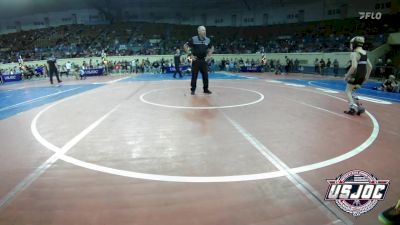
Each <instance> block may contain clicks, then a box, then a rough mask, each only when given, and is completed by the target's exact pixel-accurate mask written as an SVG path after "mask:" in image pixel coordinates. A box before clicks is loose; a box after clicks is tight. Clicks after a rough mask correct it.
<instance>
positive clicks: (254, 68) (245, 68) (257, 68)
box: [240, 66, 262, 73]
mask: <svg viewBox="0 0 400 225" xmlns="http://www.w3.org/2000/svg"><path fill="white" fill-rule="evenodd" d="M261 69H262V66H242V67H240V72H257V73H261Z"/></svg>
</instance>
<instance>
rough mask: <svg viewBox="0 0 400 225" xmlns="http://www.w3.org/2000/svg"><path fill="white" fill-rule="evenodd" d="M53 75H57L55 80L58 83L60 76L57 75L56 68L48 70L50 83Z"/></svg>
mask: <svg viewBox="0 0 400 225" xmlns="http://www.w3.org/2000/svg"><path fill="white" fill-rule="evenodd" d="M54 75H56V77H57V82H58V83H60V82H61V80H60V77H59V76H58V71H57V70H52V69H50V70H49V76H50V83H51V84H53V76H54Z"/></svg>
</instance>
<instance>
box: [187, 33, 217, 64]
mask: <svg viewBox="0 0 400 225" xmlns="http://www.w3.org/2000/svg"><path fill="white" fill-rule="evenodd" d="M188 45H189V47H190V48H191V51H192V54H193V55H194V56H196V58H197V59H204V58H206V56H207V53H208V49H211V48H212V47H213V44H212V42H211V39H210V38H208V37H205V38H204V39H201V38H200V37H199V36H193V37H192V38H191V39H190V40H189V41H188Z"/></svg>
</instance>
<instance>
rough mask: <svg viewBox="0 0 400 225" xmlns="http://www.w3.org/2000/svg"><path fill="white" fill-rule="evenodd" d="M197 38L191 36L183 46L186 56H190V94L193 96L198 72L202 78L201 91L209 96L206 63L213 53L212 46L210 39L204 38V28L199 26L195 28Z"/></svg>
mask: <svg viewBox="0 0 400 225" xmlns="http://www.w3.org/2000/svg"><path fill="white" fill-rule="evenodd" d="M197 33H198V35H197V36H193V37H192V38H191V39H190V40H189V41H188V42H187V43H185V45H184V49H185V51H186V53H187V54H190V50H191V54H192V81H191V88H190V91H191V94H192V95H194V93H195V91H196V82H197V76H198V73H199V71H200V72H201V76H202V78H203V91H204V93H205V94H211V93H212V92H211V91H210V90H209V89H208V71H207V69H208V68H207V61H208V60H209V59H210V57H211V55H212V53H213V52H214V46H213V45H212V43H211V40H210V38H208V37H206V28H205V27H204V26H199V27H198V28H197Z"/></svg>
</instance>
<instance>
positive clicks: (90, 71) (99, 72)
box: [83, 68, 104, 76]
mask: <svg viewBox="0 0 400 225" xmlns="http://www.w3.org/2000/svg"><path fill="white" fill-rule="evenodd" d="M83 72H84V75H85V76H102V75H103V72H104V71H103V68H100V69H84V70H83Z"/></svg>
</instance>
